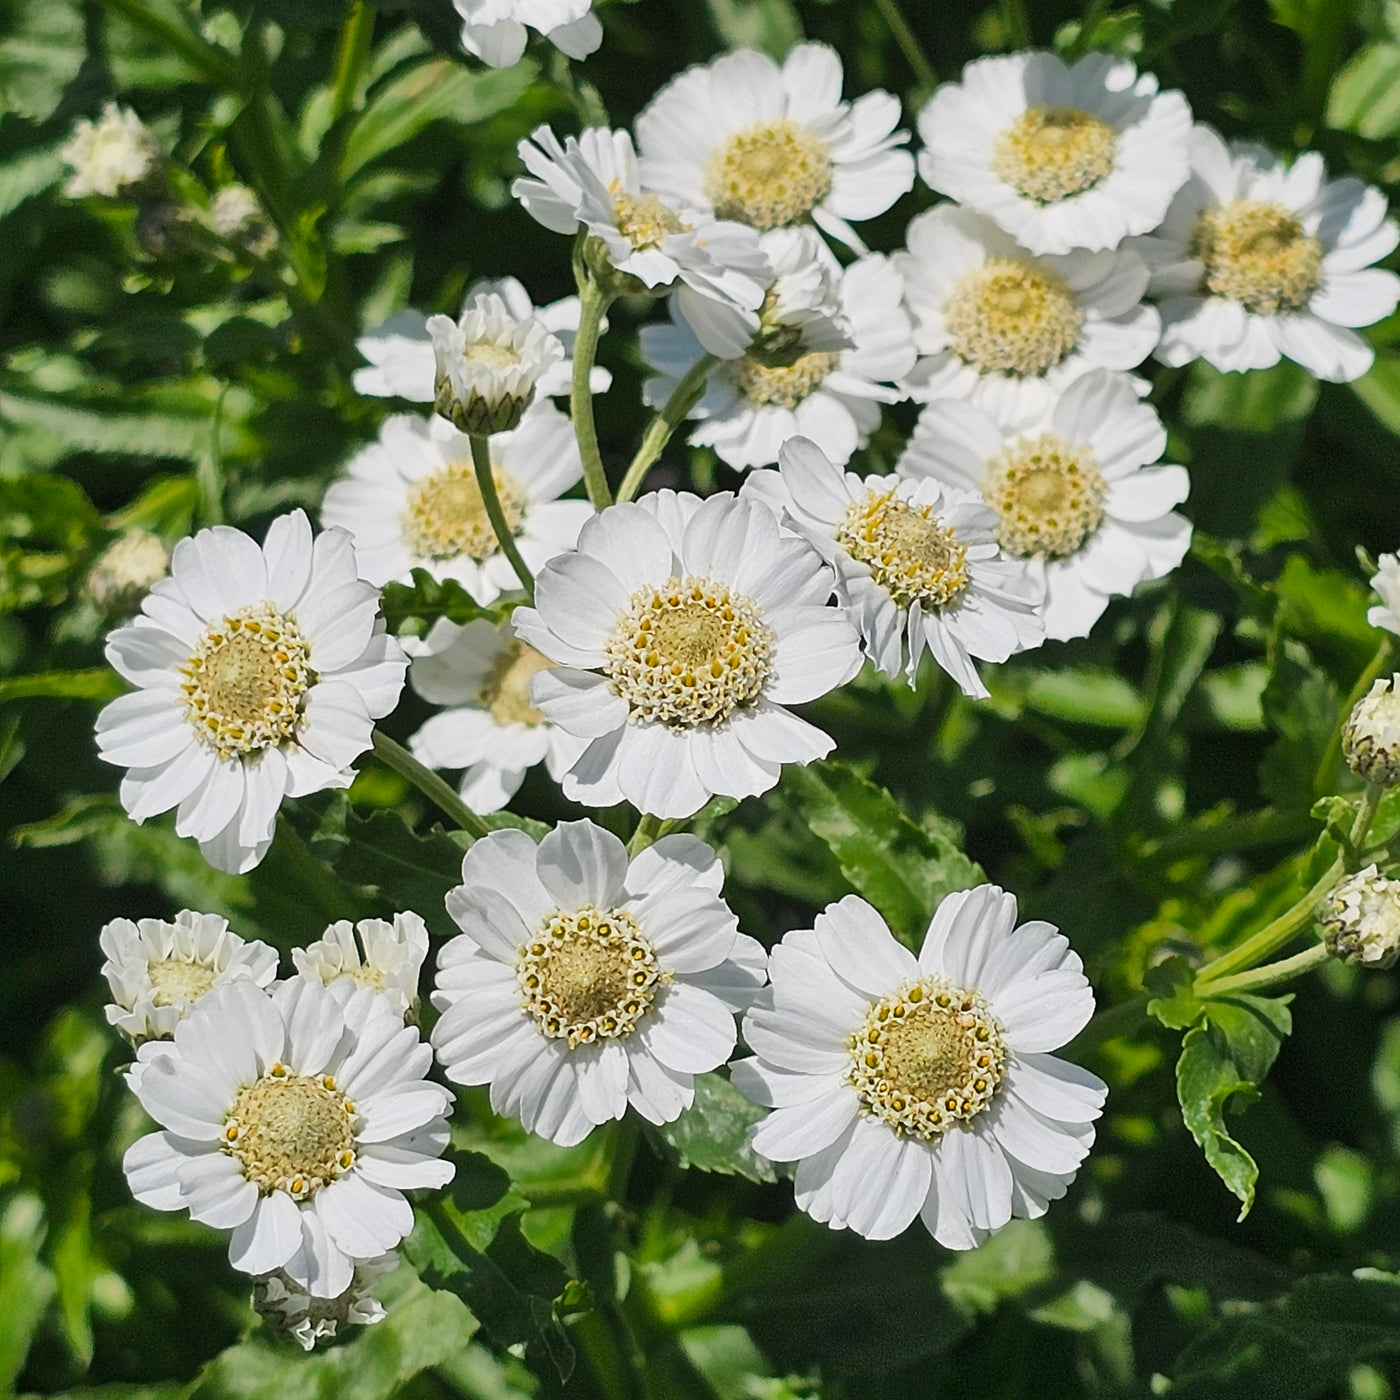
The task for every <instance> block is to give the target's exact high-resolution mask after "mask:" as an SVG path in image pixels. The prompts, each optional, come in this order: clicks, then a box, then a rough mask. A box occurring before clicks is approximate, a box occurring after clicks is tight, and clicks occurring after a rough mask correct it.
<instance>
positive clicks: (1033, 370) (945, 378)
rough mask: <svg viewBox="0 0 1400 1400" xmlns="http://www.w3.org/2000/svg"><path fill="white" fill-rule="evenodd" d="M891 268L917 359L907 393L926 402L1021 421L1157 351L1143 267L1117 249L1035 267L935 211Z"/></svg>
mask: <svg viewBox="0 0 1400 1400" xmlns="http://www.w3.org/2000/svg"><path fill="white" fill-rule="evenodd" d="M894 260H895V263H896V264H897V266H898V267H899V269H900V271H901V272H902V273H903V274H904V283H905V299H906V302H907V304H908V306H909V310H910V311H911V312H912V313H913V317H914V342H915V344H916V345H917V346H918V348H919V353H920V355H921V356H922V357H923V358H921V359H920V361H919V363H918V365H917V366H916V367H915V369H914V372H913V374H912V375H911V376H910V392H911V393H912V394H913V396H914V397H915V398H917V399H921V400H923V401H924V402H928V401H929V400H932V399H946V398H955V399H966V398H973V399H975V400H976V401H977V402H978V403H979V404H983V405H989V404H1001V403H1005V404H1006V406H1007V411H1010V412H1013V413H1014V412H1031V411H1034V410H1035V409H1036V408H1038V407H1040V406H1043V405H1044V404H1045V403H1047V402H1048V401H1049V398H1050V392H1049V391H1052V390H1055V389H1059V388H1062V387H1063V386H1064V385H1066V384H1068V383H1070V382H1071V381H1072V380H1075V379H1077V378H1078V377H1079V376H1080V375H1081V374H1083V373H1084V372H1085V371H1086V370H1090V369H1099V368H1102V369H1118V370H1129V369H1132V368H1134V367H1135V366H1136V365H1139V364H1141V363H1142V361H1143V360H1145V359H1146V358H1147V356H1148V355H1149V354H1151V352H1152V349H1153V347H1154V346H1155V345H1156V343H1157V334H1158V331H1159V330H1160V326H1161V323H1160V322H1159V320H1158V318H1157V312H1156V310H1155V309H1154V308H1153V307H1151V306H1147V305H1145V304H1144V303H1143V300H1142V297H1143V293H1144V292H1145V291H1146V290H1147V278H1148V272H1147V265H1146V264H1145V263H1144V262H1143V260H1142V259H1141V258H1140V257H1139V256H1138V255H1137V254H1136V253H1134V252H1131V251H1128V250H1125V249H1121V248H1120V249H1118V250H1117V251H1114V252H1097V253H1088V252H1074V253H1066V254H1064V255H1063V256H1053V257H1052V256H1046V257H1033V256H1032V255H1031V254H1030V253H1028V252H1027V251H1026V250H1025V249H1024V248H1022V247H1021V246H1020V244H1018V243H1017V242H1016V241H1015V240H1014V239H1013V238H1012V237H1011V235H1010V234H1008V233H1004V232H1003V231H1002V230H1001V229H999V228H998V227H997V226H996V225H995V224H994V223H992V221H991V220H990V219H988V218H986V217H985V216H983V215H981V214H977V213H974V212H973V211H972V210H970V209H961V208H959V207H957V206H956V205H951V204H943V205H939V206H938V207H937V208H936V209H930V210H928V211H927V213H924V214H920V215H919V216H918V218H916V219H915V220H914V221H913V222H912V223H911V224H910V225H909V251H908V252H907V253H896V254H895V255H894Z"/></svg>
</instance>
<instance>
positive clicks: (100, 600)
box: [86, 530, 170, 613]
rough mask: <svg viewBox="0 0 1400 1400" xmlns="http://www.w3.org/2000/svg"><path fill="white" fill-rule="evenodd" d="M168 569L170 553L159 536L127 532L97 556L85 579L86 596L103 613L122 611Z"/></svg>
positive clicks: (144, 531)
mask: <svg viewBox="0 0 1400 1400" xmlns="http://www.w3.org/2000/svg"><path fill="white" fill-rule="evenodd" d="M169 567H170V550H169V549H168V548H167V547H166V543H165V541H164V540H163V539H161V537H160V536H159V535H153V534H151V533H150V532H149V531H147V530H128V531H127V532H126V533H125V534H124V535H120V536H118V538H117V539H115V540H113V541H112V543H111V544H109V545H108V546H107V548H106V549H104V550H103V551H102V553H101V554H99V555H98V556H97V562H96V563H95V564H93V566H92V568H91V569H90V570H89V572H88V576H87V584H86V588H87V593H88V596H89V597H90V598H91V599H92V600H93V602H94V603H96V604H97V606H98V607H99V608H101V609H102V610H103V612H109V613H120V612H123V611H125V610H127V609H129V608H134V607H135V606H136V604H137V603H139V602H140V601H141V598H142V597H143V595H144V594H145V593H146V592H147V591H148V590H149V589H150V587H151V585H152V584H154V583H157V582H158V581H159V580H161V579H163V578H164V577H165V571H166V570H167V569H168V568H169Z"/></svg>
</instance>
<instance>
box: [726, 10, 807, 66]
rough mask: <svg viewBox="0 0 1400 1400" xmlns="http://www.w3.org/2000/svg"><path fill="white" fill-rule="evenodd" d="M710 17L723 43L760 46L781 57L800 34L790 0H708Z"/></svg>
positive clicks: (758, 47)
mask: <svg viewBox="0 0 1400 1400" xmlns="http://www.w3.org/2000/svg"><path fill="white" fill-rule="evenodd" d="M708 4H709V7H710V19H711V22H712V23H713V24H714V27H715V32H716V33H717V34H718V35H719V37H720V38H721V39H722V40H723V41H724V43H725V45H726V46H728V47H729V48H734V49H763V50H764V51H765V52H767V53H770V54H772V55H773V57H774V58H778V59H781V58H784V57H786V55H787V51H788V50H789V49H790V48H791V47H792V46H793V45H794V44H795V43H797V42H798V40H799V39H801V38H802V24H801V22H800V21H799V20H798V18H797V13H796V11H795V10H794V9H793V6H792V0H708Z"/></svg>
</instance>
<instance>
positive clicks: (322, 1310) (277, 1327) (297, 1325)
mask: <svg viewBox="0 0 1400 1400" xmlns="http://www.w3.org/2000/svg"><path fill="white" fill-rule="evenodd" d="M398 1264H399V1256H398V1255H397V1254H396V1253H392V1252H391V1253H389V1254H381V1255H380V1256H379V1258H377V1259H357V1260H356V1261H355V1268H354V1272H353V1273H352V1274H351V1276H350V1284H349V1286H348V1287H347V1288H346V1289H345V1291H344V1292H343V1293H339V1294H337V1295H336V1296H335V1297H334V1298H317V1297H316V1296H315V1295H314V1294H313V1293H310V1292H308V1291H307V1289H305V1288H304V1287H303V1286H302V1285H301V1284H299V1283H297V1281H296V1280H295V1279H293V1278H291V1277H290V1276H289V1275H288V1274H287V1273H286V1271H285V1270H283V1269H278V1270H277V1271H276V1272H275V1273H271V1274H264V1275H263V1276H262V1277H261V1278H255V1279H254V1280H253V1307H254V1309H255V1310H256V1312H257V1313H258V1316H259V1317H261V1318H262V1319H263V1321H264V1322H266V1323H267V1325H268V1326H269V1327H270V1328H272V1330H273V1331H274V1332H280V1333H281V1334H283V1335H284V1336H287V1337H291V1338H292V1340H293V1341H295V1342H296V1343H297V1345H298V1346H299V1347H301V1349H302V1350H303V1351H314V1350H315V1348H316V1345H317V1343H319V1342H328V1341H330V1340H331V1339H332V1338H333V1337H338V1336H340V1334H341V1333H342V1332H343V1331H344V1330H345V1328H347V1327H352V1326H354V1327H370V1326H373V1324H374V1323H376V1322H383V1321H384V1318H385V1317H386V1316H387V1314H386V1313H385V1311H384V1306H383V1304H382V1303H380V1301H379V1299H378V1298H376V1297H375V1296H374V1289H375V1285H376V1284H377V1283H378V1282H379V1280H380V1278H381V1277H382V1276H383V1275H384V1274H387V1273H390V1272H392V1271H393V1270H394V1269H396V1268H397V1267H398Z"/></svg>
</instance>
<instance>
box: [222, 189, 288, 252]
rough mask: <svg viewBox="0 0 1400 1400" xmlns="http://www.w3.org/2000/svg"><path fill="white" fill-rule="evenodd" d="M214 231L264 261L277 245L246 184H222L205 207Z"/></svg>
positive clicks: (269, 226)
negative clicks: (209, 203)
mask: <svg viewBox="0 0 1400 1400" xmlns="http://www.w3.org/2000/svg"><path fill="white" fill-rule="evenodd" d="M209 222H210V223H211V224H212V225H213V227H214V231H215V232H216V233H218V234H219V235H220V236H221V237H224V238H227V239H228V240H229V242H231V243H235V244H237V245H238V246H239V247H241V248H243V249H244V250H245V251H247V252H248V253H251V254H252V255H253V256H254V257H258V258H265V257H266V256H267V255H268V254H269V253H270V252H271V251H272V250H273V248H274V247H276V246H277V230H276V228H274V227H273V224H272V221H271V220H270V219H269V218H268V217H267V211H266V210H265V209H264V208H263V207H262V205H261V204H259V203H258V197H257V195H255V194H254V193H253V191H252V190H250V189H249V188H248V186H247V185H225V186H224V187H223V188H222V189H221V190H220V191H219V192H218V194H216V195H215V196H214V202H213V204H212V205H211V206H210V208H209Z"/></svg>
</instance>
